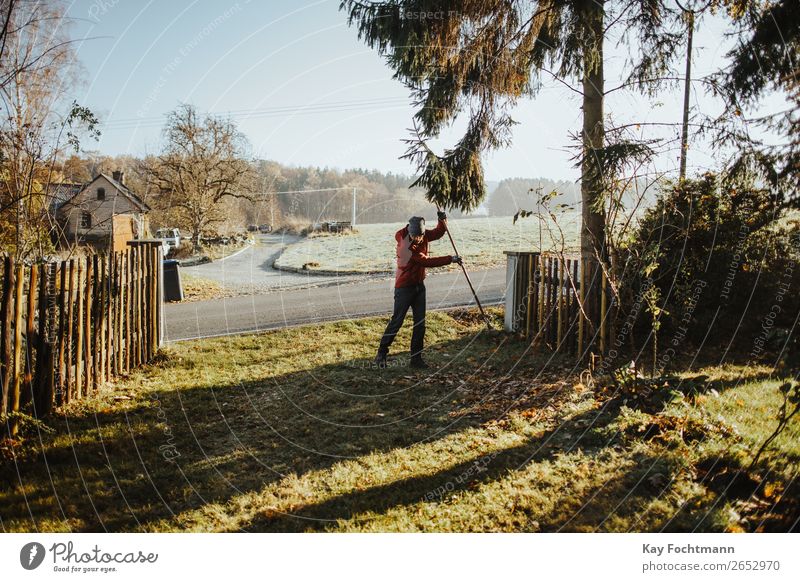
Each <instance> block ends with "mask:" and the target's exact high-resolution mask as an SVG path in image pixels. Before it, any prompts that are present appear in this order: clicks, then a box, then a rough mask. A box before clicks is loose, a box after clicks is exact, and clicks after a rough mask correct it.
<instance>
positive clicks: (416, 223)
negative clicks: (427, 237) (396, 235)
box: [408, 216, 425, 236]
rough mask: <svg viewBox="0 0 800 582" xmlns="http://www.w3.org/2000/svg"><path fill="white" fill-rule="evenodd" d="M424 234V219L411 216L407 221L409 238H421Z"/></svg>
mask: <svg viewBox="0 0 800 582" xmlns="http://www.w3.org/2000/svg"><path fill="white" fill-rule="evenodd" d="M424 233H425V219H424V218H422V217H421V216H412V217H411V218H409V219H408V234H409V236H422V235H423V234H424Z"/></svg>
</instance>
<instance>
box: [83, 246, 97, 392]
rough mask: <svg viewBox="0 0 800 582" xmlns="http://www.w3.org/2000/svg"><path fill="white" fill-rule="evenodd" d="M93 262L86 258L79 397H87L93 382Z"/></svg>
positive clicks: (90, 258)
mask: <svg viewBox="0 0 800 582" xmlns="http://www.w3.org/2000/svg"><path fill="white" fill-rule="evenodd" d="M93 267H94V262H93V257H86V285H84V288H83V292H84V294H85V297H84V301H85V302H86V304H85V306H84V308H83V309H84V312H83V358H84V366H83V377H84V382H83V392H82V393H81V397H84V396H88V395H89V392H90V390H91V387H92V383H93V382H94V360H95V357H94V354H93V353H92V335H93V334H92V331H93V330H92V314H93V312H92V303H93V302H92V287H93V283H94V277H95V274H94V268H93Z"/></svg>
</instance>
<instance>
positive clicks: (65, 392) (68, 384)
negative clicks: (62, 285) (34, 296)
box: [61, 259, 81, 403]
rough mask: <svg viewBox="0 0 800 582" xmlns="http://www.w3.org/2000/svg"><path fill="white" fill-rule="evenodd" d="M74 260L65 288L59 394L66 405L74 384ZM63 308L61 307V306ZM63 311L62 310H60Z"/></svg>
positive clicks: (71, 263)
mask: <svg viewBox="0 0 800 582" xmlns="http://www.w3.org/2000/svg"><path fill="white" fill-rule="evenodd" d="M80 268H81V267H80V262H79V263H78V269H79V270H80ZM74 291H75V260H74V259H70V261H69V287H68V288H67V297H66V300H67V318H66V336H67V337H66V341H65V342H64V350H65V354H66V359H67V368H66V374H65V376H64V377H65V380H66V381H65V382H64V383H63V387H62V394H61V402H62V403H68V402H70V400H71V399H72V392H73V386H74V382H75V373H74V372H73V368H72V359H73V353H76V352H77V350H75V351H73V349H72V338H73V330H74V327H75V321H74V317H73V312H72V310H73V305H75V294H74ZM62 307H63V305H62ZM62 311H63V310H62ZM75 372H77V362H76V364H75Z"/></svg>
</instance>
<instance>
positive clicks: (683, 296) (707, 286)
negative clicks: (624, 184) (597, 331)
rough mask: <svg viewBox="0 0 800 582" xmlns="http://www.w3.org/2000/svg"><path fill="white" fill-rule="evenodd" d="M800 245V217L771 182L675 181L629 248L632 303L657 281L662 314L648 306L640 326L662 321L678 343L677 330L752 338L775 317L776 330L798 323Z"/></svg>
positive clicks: (624, 254)
mask: <svg viewBox="0 0 800 582" xmlns="http://www.w3.org/2000/svg"><path fill="white" fill-rule="evenodd" d="M798 251H800V233H799V232H798V221H797V220H794V219H792V218H791V217H788V216H786V215H782V214H781V210H780V208H779V207H778V206H777V205H776V204H775V203H774V201H773V200H771V199H770V197H769V196H768V195H767V193H766V191H765V190H762V189H760V188H758V187H757V186H756V185H755V184H753V183H741V182H740V181H739V182H734V183H731V182H729V181H725V180H722V179H720V178H719V177H718V176H717V175H715V174H711V173H708V174H706V175H704V176H702V177H701V178H699V179H697V180H687V181H685V182H683V183H681V184H680V185H675V186H673V187H672V189H671V190H669V191H668V193H667V194H666V195H665V196H664V197H663V198H662V199H660V200H659V201H658V203H657V204H656V205H655V206H653V207H652V208H650V209H648V210H647V211H646V212H645V213H644V215H643V217H642V219H641V220H640V222H639V225H638V228H637V229H635V231H634V232H633V234H632V236H631V237H630V239H629V240H628V241H627V243H626V244H625V245H624V246H623V248H622V249H621V253H620V258H621V259H622V260H621V261H619V262H618V264H624V265H625V267H626V268H625V270H626V273H625V274H623V275H621V276H620V280H621V281H622V287H623V289H622V290H621V296H622V298H623V299H622V300H623V307H625V303H626V301H627V300H629V299H630V297H632V296H635V295H636V293H638V292H639V290H640V289H644V288H648V285H649V283H652V292H651V293H648V295H649V296H655V298H656V299H657V305H658V306H657V307H654V304H651V305H649V309H650V312H651V313H653V312H654V309H655V317H651V318H645V317H642V315H643V314H640V316H639V325H640V326H641V325H646V326H648V327H650V328H653V327H655V329H656V331H657V332H658V333H660V334H662V335H663V336H664V339H666V338H667V337H669V338H670V342H669V343H670V345H672V344H674V343H675V342H673V341H672V340H673V339H674V338H678V339H679V342H678V343H681V344H682V343H683V341H684V339H685V340H688V341H689V342H690V343H693V344H695V345H699V344H700V343H701V342H706V343H707V344H708V343H710V344H712V345H713V344H714V343H717V344H719V343H721V342H725V343H727V342H728V341H730V340H732V339H734V338H736V339H737V340H740V344H741V346H742V347H745V344H749V345H750V346H752V345H753V341H754V340H753V337H754V336H753V335H752V334H751V333H749V332H753V331H755V330H757V329H759V328H761V327H763V325H764V321H765V318H768V319H769V321H768V323H769V327H770V328H771V329H772V330H773V332H774V331H775V330H777V329H778V328H780V327H791V325H792V323H793V320H794V317H795V316H796V314H797V312H798V308H799V307H800V302H798V297H799V296H800V295H798V293H797V290H798V283H800V256H799V253H798ZM775 306H777V308H774V307H775ZM771 308H774V309H771ZM642 311H643V312H645V311H646V310H642ZM770 314H772V315H773V316H774V317H773V316H771V315H770ZM623 315H624V314H623ZM644 319H651V321H649V322H644V321H643V320H644ZM654 322H655V326H654ZM659 327H660V329H659ZM712 328H713V329H712ZM709 332H710V333H709ZM664 339H662V340H660V341H664ZM745 340H746V342H745ZM742 342H745V343H742ZM665 347H666V345H665Z"/></svg>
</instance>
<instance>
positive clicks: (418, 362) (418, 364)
mask: <svg viewBox="0 0 800 582" xmlns="http://www.w3.org/2000/svg"><path fill="white" fill-rule="evenodd" d="M410 366H411V367H412V368H417V369H419V370H427V369H428V368H430V366H429V365H428V364H426V363H425V360H423V359H422V358H411V362H410Z"/></svg>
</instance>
